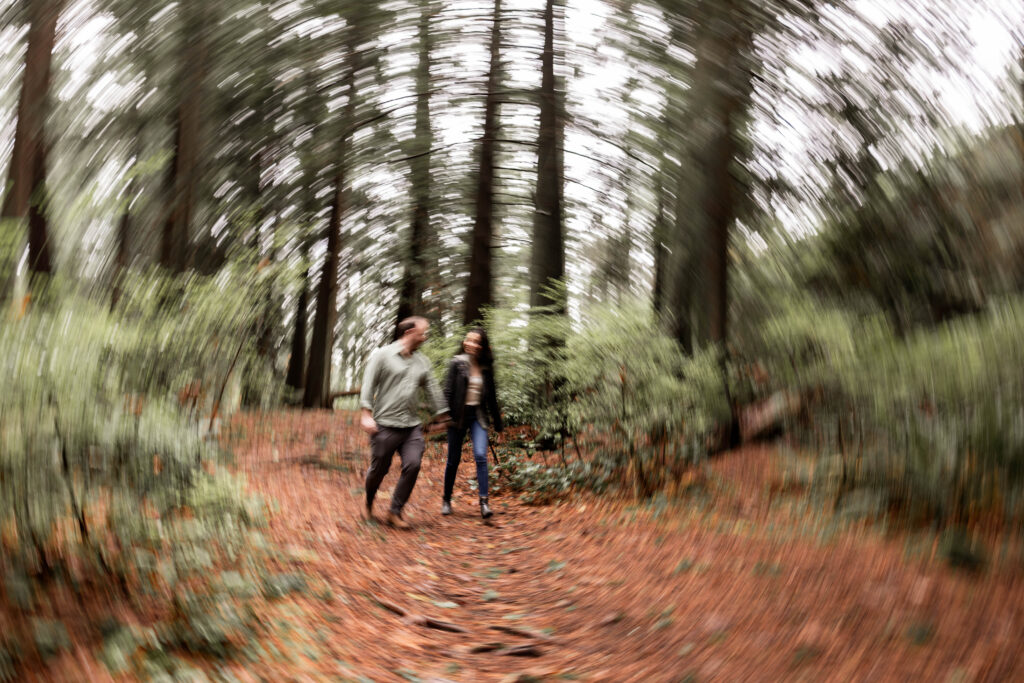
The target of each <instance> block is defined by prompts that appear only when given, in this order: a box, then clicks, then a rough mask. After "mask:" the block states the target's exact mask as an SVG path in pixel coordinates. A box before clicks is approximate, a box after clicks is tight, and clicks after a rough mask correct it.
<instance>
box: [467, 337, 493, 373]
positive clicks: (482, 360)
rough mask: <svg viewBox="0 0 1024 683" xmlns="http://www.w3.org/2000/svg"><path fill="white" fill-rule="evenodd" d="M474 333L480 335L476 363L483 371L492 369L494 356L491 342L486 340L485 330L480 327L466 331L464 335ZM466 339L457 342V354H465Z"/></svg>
mask: <svg viewBox="0 0 1024 683" xmlns="http://www.w3.org/2000/svg"><path fill="white" fill-rule="evenodd" d="M470 332H476V333H477V334H479V335H480V351H479V352H478V353H477V356H476V362H477V364H478V365H480V367H481V368H483V369H484V370H491V369H493V368H494V354H493V353H492V352H491V341H490V340H489V339H488V338H487V330H485V329H484V328H482V327H474V328H472V329H470V330H467V331H466V334H469V333H470ZM465 340H466V338H465V337H463V338H462V341H460V342H459V353H466V344H465Z"/></svg>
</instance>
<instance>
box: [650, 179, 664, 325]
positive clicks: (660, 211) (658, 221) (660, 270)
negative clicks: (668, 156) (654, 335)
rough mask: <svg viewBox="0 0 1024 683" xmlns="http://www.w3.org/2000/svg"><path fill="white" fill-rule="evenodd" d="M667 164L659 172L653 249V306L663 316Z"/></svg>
mask: <svg viewBox="0 0 1024 683" xmlns="http://www.w3.org/2000/svg"><path fill="white" fill-rule="evenodd" d="M665 173H666V169H665V165H664V164H662V167H661V169H659V172H658V208H657V212H656V213H655V216H654V235H653V239H652V242H653V244H652V245H651V250H652V251H653V252H654V253H653V254H652V255H653V256H654V286H653V291H652V296H651V298H652V306H653V308H654V314H655V315H656V316H658V318H662V317H663V316H664V314H665V276H666V272H665V270H666V268H665V256H666V252H667V247H666V245H665V241H666V239H667V238H668V227H667V225H666V223H665V221H666V216H665Z"/></svg>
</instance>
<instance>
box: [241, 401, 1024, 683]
mask: <svg viewBox="0 0 1024 683" xmlns="http://www.w3.org/2000/svg"><path fill="white" fill-rule="evenodd" d="M236 430H238V431H239V433H240V434H241V435H242V437H243V441H242V442H241V443H240V444H238V445H237V446H236V453H237V459H238V465H239V466H240V468H241V469H243V470H244V471H245V472H246V474H247V476H248V477H249V480H250V483H251V486H252V487H253V488H254V489H255V490H257V491H259V492H260V493H261V494H262V495H264V496H266V497H267V498H269V499H273V500H276V501H277V505H278V506H279V508H278V509H277V511H276V512H275V513H274V514H273V515H272V518H271V521H270V530H269V532H268V533H269V535H270V536H271V537H272V540H273V541H275V542H277V543H278V544H280V545H281V546H282V547H284V548H285V549H286V551H287V552H286V556H285V557H286V559H284V560H282V564H283V565H286V566H282V568H281V570H282V571H284V570H289V571H296V570H300V571H303V572H306V573H307V574H308V575H310V576H311V577H318V578H319V579H321V580H322V581H323V585H324V587H325V588H324V589H323V590H322V591H312V592H311V593H310V594H308V595H306V596H300V597H297V598H288V599H286V600H283V601H279V602H278V603H275V604H274V605H269V604H268V605H267V606H266V609H267V610H268V612H267V615H268V616H267V618H268V619H271V618H272V619H276V620H277V623H278V624H279V625H282V624H283V625H284V628H283V629H282V630H283V632H284V633H286V634H287V633H292V634H293V636H292V637H294V638H296V640H294V641H288V642H285V643H284V644H283V645H282V644H281V643H278V644H277V645H276V647H277V649H279V650H282V655H281V657H280V658H279V661H273V660H275V659H278V658H277V657H266V658H263V659H264V661H260V662H257V663H255V664H252V665H245V666H242V665H239V666H237V667H234V668H233V670H234V672H235V674H236V675H238V676H239V677H240V678H243V679H244V678H249V677H253V676H255V677H257V678H256V680H258V677H264V678H265V679H267V680H286V679H292V680H308V679H312V680H339V679H340V680H374V681H386V680H396V681H397V680H420V681H431V680H432V681H440V680H451V681H488V680H508V681H514V680H519V681H527V680H576V679H579V680H594V681H682V680H697V681H705V680H722V681H740V680H744V681H748V680H751V681H753V680H766V681H767V680H808V681H821V680H869V679H870V680H928V681H947V680H949V681H953V680H957V681H959V680H992V681H997V680H1012V679H1015V678H1016V679H1018V680H1019V679H1020V678H1021V677H1022V676H1024V665H1022V661H1021V657H1020V655H1019V648H1018V646H1019V640H1018V639H1019V635H1020V633H1021V632H1022V627H1024V595H1022V592H1021V591H1020V588H1021V576H1022V571H1021V570H1022V567H1024V564H1022V562H1021V559H1020V550H1019V547H1017V546H1013V547H1012V548H1010V549H1009V550H1007V549H1006V548H1007V547H1004V551H1005V552H1004V553H1003V554H1002V557H1001V559H999V560H997V561H996V562H994V563H993V566H991V567H989V569H988V570H986V571H985V572H984V573H982V574H981V575H978V576H974V575H969V574H964V573H962V572H958V571H955V570H953V569H950V568H948V567H947V566H945V565H944V564H943V563H942V561H941V560H940V559H939V558H938V557H936V555H935V551H934V544H933V543H931V542H930V541H929V540H928V539H929V537H928V536H906V535H894V536H892V537H885V536H883V535H882V533H881V531H880V530H879V529H878V527H877V526H867V525H864V524H860V525H853V526H850V525H846V526H845V527H844V528H842V529H840V528H839V527H838V526H837V524H836V522H835V520H829V519H827V518H826V517H825V516H824V515H822V514H820V513H819V512H816V510H819V509H820V508H818V507H815V504H808V501H807V500H806V497H805V495H803V494H802V493H801V492H799V491H798V492H791V493H785V492H780V491H779V486H777V484H778V483H779V481H780V474H779V469H778V467H777V465H776V457H775V456H774V451H773V449H772V448H770V447H767V446H766V447H757V448H748V449H744V450H742V451H739V452H734V453H730V454H727V455H726V456H723V457H721V458H718V459H715V460H714V461H713V463H712V467H711V475H710V477H708V478H707V479H706V480H704V481H701V482H697V483H696V485H695V486H694V487H693V492H692V495H691V496H690V497H689V500H684V501H683V502H681V503H676V504H672V505H668V504H665V503H664V502H663V501H662V502H660V503H659V502H655V503H649V504H640V505H637V504H631V503H629V502H622V501H609V500H602V499H600V498H596V497H593V496H579V497H576V498H574V499H573V500H572V501H570V502H567V503H562V504H559V505H555V506H549V507H530V506H526V505H523V504H521V503H520V502H518V501H517V500H516V499H515V497H514V496H512V495H511V494H509V495H498V496H496V497H495V498H494V504H495V509H496V515H495V517H494V521H493V524H484V523H483V522H482V521H481V519H480V518H479V515H478V514H477V510H476V507H475V505H474V502H475V498H474V496H473V494H472V492H471V491H470V490H469V486H468V483H467V482H468V479H469V478H471V477H472V473H473V472H472V467H471V466H466V465H464V466H463V469H462V471H460V481H459V483H458V487H459V488H458V490H457V494H456V495H457V497H456V500H455V509H456V513H455V514H454V515H453V516H451V517H442V516H441V515H440V513H439V506H440V490H441V479H442V475H443V467H444V461H443V452H442V447H441V444H440V443H430V444H428V448H427V453H426V456H425V458H424V463H423V469H422V472H421V475H420V479H419V482H418V484H417V487H416V490H415V492H414V494H413V497H412V501H411V502H410V505H409V508H408V513H409V517H410V519H411V520H412V521H413V524H414V528H413V530H411V531H398V530H394V529H391V528H388V527H386V526H383V525H373V524H367V523H365V522H362V521H360V520H359V517H358V512H359V506H360V501H361V500H362V488H361V475H362V472H363V470H364V467H365V465H366V457H367V456H366V453H367V445H366V438H365V436H364V435H363V434H361V433H360V432H359V431H358V430H357V429H356V427H355V426H354V423H353V417H352V415H350V414H335V415H330V414H326V413H319V414H316V413H314V414H308V413H307V414H300V413H284V414H279V415H276V416H272V417H269V418H268V417H260V418H256V417H249V418H246V419H243V420H241V421H239V422H237V423H236ZM469 464H470V465H471V464H472V463H471V460H470V463H469ZM325 465H326V467H325ZM395 470H397V461H396V466H395V469H393V470H392V472H391V473H390V474H389V475H388V478H387V479H386V480H385V490H384V491H382V495H381V496H380V497H379V499H378V503H377V505H378V510H379V511H383V510H384V509H386V507H385V506H386V504H387V499H388V497H389V496H388V494H387V491H389V490H390V486H391V485H393V483H394V480H395V479H394V478H395V476H396V475H395ZM292 600H294V602H293V603H292V602H291V601H292ZM285 605H287V607H288V609H284V606H285ZM282 614H285V615H286V617H284V618H282V616H281V615H282ZM437 626H441V627H442V628H441V629H439V628H436V627H437ZM444 627H448V628H453V629H455V630H456V631H457V632H451V631H446V630H443V628H444ZM297 634H301V635H297ZM311 634H316V635H315V636H311ZM286 638H287V636H286Z"/></svg>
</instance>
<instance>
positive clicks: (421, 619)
mask: <svg viewBox="0 0 1024 683" xmlns="http://www.w3.org/2000/svg"><path fill="white" fill-rule="evenodd" d="M371 599H372V600H373V601H374V602H376V603H377V604H378V605H380V606H381V607H383V608H384V609H386V610H388V611H389V612H394V613H395V614H397V615H398V616H400V617H402V618H403V619H402V621H404V622H405V623H407V624H411V625H413V626H426V627H427V628H436V629H437V630H439V631H448V632H449V633H469V631H468V630H466V629H465V628H463V627H461V626H459V625H458V624H453V623H451V622H450V621H442V620H441V619H435V618H434V617H427V616H424V615H422V614H412V613H411V612H409V611H408V610H406V609H405V608H404V607H402V606H400V605H396V604H395V603H393V602H391V601H390V600H384V599H383V598H378V597H377V596H371Z"/></svg>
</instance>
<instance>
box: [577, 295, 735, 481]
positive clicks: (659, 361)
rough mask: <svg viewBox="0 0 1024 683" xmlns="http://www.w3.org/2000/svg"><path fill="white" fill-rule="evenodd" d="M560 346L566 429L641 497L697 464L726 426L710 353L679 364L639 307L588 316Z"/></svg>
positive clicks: (675, 350) (675, 351)
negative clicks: (585, 436) (623, 474)
mask: <svg viewBox="0 0 1024 683" xmlns="http://www.w3.org/2000/svg"><path fill="white" fill-rule="evenodd" d="M567 346H568V348H567V354H566V363H565V378H566V382H565V386H564V395H565V399H566V400H567V402H568V406H569V414H570V416H571V422H572V423H573V424H575V425H579V426H580V427H584V426H585V428H586V429H587V430H588V432H589V433H592V434H593V435H594V442H595V444H599V446H598V448H597V449H596V450H595V456H596V457H598V458H600V459H604V460H607V461H608V465H609V466H610V468H611V469H616V470H627V471H629V472H631V473H632V475H633V481H632V483H633V485H634V486H635V488H636V490H637V491H638V492H639V493H641V494H643V495H649V494H651V493H653V492H654V491H655V490H657V489H659V488H661V487H662V486H663V485H665V484H666V483H667V482H668V481H670V480H671V479H672V478H673V477H677V476H679V475H680V474H681V473H682V468H683V467H685V466H686V465H688V464H692V463H695V462H696V461H698V460H700V459H701V458H703V457H704V455H705V446H706V443H707V439H708V437H709V436H710V434H711V432H712V431H713V430H714V429H715V427H716V426H717V425H718V424H721V423H723V422H725V421H727V420H728V418H729V406H728V403H727V402H726V399H725V392H724V386H723V379H722V375H721V373H720V370H719V369H718V366H717V363H716V361H715V358H716V356H717V351H716V350H715V349H708V350H705V351H704V352H701V353H698V354H695V355H693V356H690V357H687V356H684V355H683V353H682V352H681V351H680V349H679V347H678V345H677V344H676V342H675V341H674V340H672V339H669V338H668V337H666V336H665V335H664V334H663V333H662V332H661V331H660V330H659V328H658V325H657V324H656V321H655V319H654V317H653V315H651V314H650V313H649V312H648V311H646V310H645V309H644V308H643V307H642V306H640V305H636V304H634V305H627V306H624V307H622V308H599V309H595V310H593V311H590V312H589V315H588V318H587V321H586V323H585V328H584V329H583V330H582V331H580V332H579V333H578V334H575V335H573V336H572V337H570V339H569V341H568V345H567Z"/></svg>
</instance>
